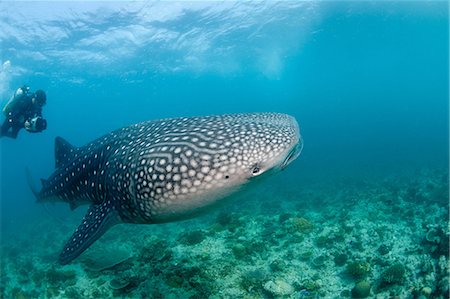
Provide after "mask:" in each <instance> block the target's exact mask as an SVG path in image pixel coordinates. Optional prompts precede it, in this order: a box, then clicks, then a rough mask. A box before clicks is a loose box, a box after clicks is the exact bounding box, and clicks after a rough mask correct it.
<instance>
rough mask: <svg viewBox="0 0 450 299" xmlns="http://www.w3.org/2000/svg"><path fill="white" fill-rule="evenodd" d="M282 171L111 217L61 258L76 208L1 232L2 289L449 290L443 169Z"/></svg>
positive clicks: (18, 294)
mask: <svg viewBox="0 0 450 299" xmlns="http://www.w3.org/2000/svg"><path fill="white" fill-rule="evenodd" d="M287 177H288V176H286V175H284V176H283V177H278V178H275V177H274V179H273V181H271V182H272V183H269V184H265V185H262V186H258V187H257V188H256V189H254V190H253V191H252V192H251V196H248V195H247V196H246V198H243V197H239V196H237V198H236V201H235V202H233V203H231V204H230V205H228V206H226V207H225V208H222V209H221V210H218V211H216V212H214V213H212V214H210V215H206V216H202V217H199V218H196V219H192V220H188V221H184V222H178V223H170V224H163V225H128V224H126V225H118V226H116V227H114V228H113V229H111V230H110V231H109V232H108V233H107V234H106V235H104V236H103V237H102V238H101V239H100V240H99V241H97V242H96V243H95V244H94V245H93V246H91V248H89V249H88V250H87V251H86V252H85V253H84V254H83V255H81V256H80V257H79V258H78V259H76V260H75V261H74V262H72V263H71V264H69V265H66V266H61V265H58V264H57V257H58V254H59V250H60V249H61V248H62V246H63V243H64V242H65V241H66V239H67V238H68V237H69V236H70V235H71V233H72V231H73V230H74V229H75V227H76V226H77V224H78V223H77V222H78V221H79V220H80V219H78V218H77V217H75V216H74V217H70V219H69V220H67V219H66V220H64V222H61V223H60V222H57V221H56V220H55V219H54V218H53V217H46V218H43V219H41V220H40V221H38V222H37V223H34V225H30V226H28V227H27V228H25V229H22V230H21V231H20V233H16V234H12V233H11V234H8V233H6V234H5V235H4V236H3V238H2V244H1V253H2V254H1V288H0V291H1V294H2V298H16V299H19V298H20V299H22V298H111V297H117V298H420V299H424V298H448V297H449V259H448V253H449V239H448V237H449V223H448V219H449V209H448V207H449V206H448V203H449V198H448V180H449V178H448V171H447V170H426V171H425V170H422V171H420V172H418V173H417V172H416V173H413V174H409V175H403V176H400V175H398V176H390V177H387V178H386V177H383V178H378V179H364V178H361V177H358V179H355V177H352V178H347V179H345V178H343V179H340V180H336V179H334V180H328V181H326V180H322V181H321V180H317V181H314V180H311V181H309V182H308V181H303V182H302V180H301V179H299V178H296V177H293V176H290V179H286V178H287ZM297 180H298V181H297ZM80 217H81V216H80ZM75 218H77V219H75Z"/></svg>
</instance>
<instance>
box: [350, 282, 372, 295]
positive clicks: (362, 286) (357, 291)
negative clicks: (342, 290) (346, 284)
mask: <svg viewBox="0 0 450 299" xmlns="http://www.w3.org/2000/svg"><path fill="white" fill-rule="evenodd" d="M370 287H371V286H370V283H369V282H368V281H366V280H363V281H360V282H358V283H357V284H355V286H354V287H353V289H352V298H367V297H369V295H370Z"/></svg>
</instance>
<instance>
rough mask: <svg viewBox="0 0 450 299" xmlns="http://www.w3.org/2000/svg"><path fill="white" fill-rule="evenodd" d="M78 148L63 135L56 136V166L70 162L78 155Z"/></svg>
mask: <svg viewBox="0 0 450 299" xmlns="http://www.w3.org/2000/svg"><path fill="white" fill-rule="evenodd" d="M77 150H78V149H77V148H76V147H74V146H73V145H71V144H70V143H69V142H67V141H66V140H65V139H64V138H62V137H59V136H58V137H56V138H55V168H56V169H58V168H60V167H61V166H63V165H65V164H67V163H68V162H70V161H71V160H72V159H73V158H74V157H75V155H76V152H77Z"/></svg>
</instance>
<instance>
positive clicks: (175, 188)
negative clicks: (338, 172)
mask: <svg viewBox="0 0 450 299" xmlns="http://www.w3.org/2000/svg"><path fill="white" fill-rule="evenodd" d="M301 149H302V140H301V137H300V133H299V128H298V125H297V122H296V121H295V119H294V118H293V117H291V116H289V115H286V114H278V113H252V114H230V115H218V116H207V117H190V118H173V119H162V120H156V121H147V122H143V123H139V124H135V125H132V126H129V127H125V128H122V129H119V130H116V131H113V132H111V133H109V134H107V135H105V136H103V137H101V138H99V139H97V140H95V141H93V142H91V143H89V144H87V145H85V146H83V147H80V148H76V147H73V146H72V145H70V144H69V143H67V142H66V141H65V140H63V139H62V138H60V137H57V138H56V140H55V160H56V170H55V172H54V173H53V174H52V175H51V176H50V178H49V179H48V180H42V185H43V186H42V189H41V190H40V192H39V193H37V198H38V201H51V200H58V201H64V202H68V203H69V204H70V206H71V207H72V208H76V207H77V206H79V205H81V204H90V205H91V206H90V208H89V210H88V212H87V214H86V216H85V217H84V219H83V221H82V223H81V224H80V226H79V227H78V228H77V230H76V231H75V233H74V234H73V235H72V237H71V238H70V239H69V241H68V242H67V243H66V245H65V246H64V249H63V251H62V253H61V255H60V258H59V261H60V263H62V264H67V263H69V262H70V261H72V260H73V259H74V258H76V257H77V256H78V255H80V254H81V253H82V252H83V251H84V250H85V249H86V248H88V247H89V246H90V245H91V244H92V243H93V242H95V241H96V240H97V239H98V238H99V237H100V236H101V235H102V234H103V233H104V232H106V231H107V230H108V229H109V228H110V227H111V226H113V225H115V224H118V223H161V222H169V221H176V220H180V219H186V218H190V217H193V216H195V215H197V214H198V213H201V212H202V211H205V210H206V209H207V208H209V207H211V206H214V205H215V204H218V203H220V202H221V201H222V199H224V198H226V197H227V196H228V195H230V194H231V193H233V192H234V191H236V190H238V189H239V188H240V187H242V186H243V185H245V184H247V183H248V182H249V181H251V180H252V179H253V178H254V177H256V176H260V175H261V174H264V173H268V172H271V171H272V170H277V169H282V168H284V167H285V166H286V165H287V164H289V163H290V162H291V161H293V160H294V159H295V158H297V156H298V155H299V154H300V151H301Z"/></svg>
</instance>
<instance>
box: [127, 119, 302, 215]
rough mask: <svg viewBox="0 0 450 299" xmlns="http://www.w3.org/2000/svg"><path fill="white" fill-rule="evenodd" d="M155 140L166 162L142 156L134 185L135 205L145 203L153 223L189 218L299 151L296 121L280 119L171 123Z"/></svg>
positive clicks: (280, 166) (285, 162)
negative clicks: (163, 152) (136, 202)
mask: <svg viewBox="0 0 450 299" xmlns="http://www.w3.org/2000/svg"><path fill="white" fill-rule="evenodd" d="M159 137H160V138H158V139H159V140H161V141H162V142H161V144H160V145H159V146H158V147H157V148H158V149H162V148H161V146H162V147H163V148H164V150H165V156H164V157H161V156H160V157H157V156H155V155H154V151H152V152H148V154H144V155H142V156H141V157H140V160H139V161H137V163H136V164H137V165H143V166H142V167H140V168H139V169H137V171H136V173H138V174H139V175H136V182H135V183H136V184H135V186H136V189H137V194H136V196H137V199H138V201H140V200H143V201H144V202H146V203H148V208H145V207H144V211H145V213H146V215H147V216H148V217H151V218H153V220H154V221H156V222H159V221H169V220H172V218H177V219H179V218H180V217H185V216H187V217H190V216H189V215H190V214H192V213H194V214H195V212H197V211H198V210H203V209H204V208H206V207H209V206H210V205H212V204H215V203H217V202H219V200H220V199H222V198H225V197H227V195H230V194H231V193H232V192H234V191H236V190H238V189H240V187H242V186H244V185H247V184H248V183H249V182H251V181H253V180H255V178H257V177H260V176H265V175H266V174H268V173H273V172H275V171H277V170H282V169H284V168H285V167H286V166H287V165H288V164H290V163H291V162H292V161H293V160H295V159H296V158H297V157H298V155H299V154H300V152H301V149H302V139H301V137H300V132H299V127H298V124H297V122H296V120H295V119H294V118H293V117H292V116H289V115H286V114H279V113H253V114H235V115H223V116H212V117H202V118H186V119H178V120H177V121H176V122H173V121H171V120H169V121H166V122H164V128H163V129H162V132H161V133H160V135H159ZM164 140H166V141H165V142H164ZM164 144H166V145H168V146H166V147H164ZM156 145H157V144H155V146H156ZM147 199H148V200H147ZM144 206H146V205H145V204H144Z"/></svg>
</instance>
